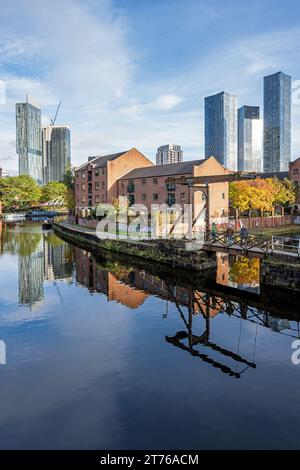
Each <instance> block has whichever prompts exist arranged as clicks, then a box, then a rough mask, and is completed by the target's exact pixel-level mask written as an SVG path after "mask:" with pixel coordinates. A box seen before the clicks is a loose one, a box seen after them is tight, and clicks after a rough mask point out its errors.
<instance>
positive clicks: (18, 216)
mask: <svg viewBox="0 0 300 470" xmlns="http://www.w3.org/2000/svg"><path fill="white" fill-rule="evenodd" d="M25 216H26V214H25V213H23V212H12V213H6V214H5V213H4V214H2V217H3V220H4V221H7V222H15V221H18V220H25Z"/></svg>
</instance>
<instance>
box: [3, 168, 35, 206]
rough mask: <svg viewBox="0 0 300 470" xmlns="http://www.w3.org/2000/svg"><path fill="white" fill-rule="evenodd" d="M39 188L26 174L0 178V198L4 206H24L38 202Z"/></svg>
mask: <svg viewBox="0 0 300 470" xmlns="http://www.w3.org/2000/svg"><path fill="white" fill-rule="evenodd" d="M40 198H41V188H40V187H39V186H38V185H37V183H36V182H35V180H34V179H33V178H31V177H30V176H27V175H20V176H13V177H11V178H1V179H0V200H1V202H2V204H3V206H4V207H5V208H21V209H22V208H25V207H28V206H34V205H37V204H38V203H39V200H40Z"/></svg>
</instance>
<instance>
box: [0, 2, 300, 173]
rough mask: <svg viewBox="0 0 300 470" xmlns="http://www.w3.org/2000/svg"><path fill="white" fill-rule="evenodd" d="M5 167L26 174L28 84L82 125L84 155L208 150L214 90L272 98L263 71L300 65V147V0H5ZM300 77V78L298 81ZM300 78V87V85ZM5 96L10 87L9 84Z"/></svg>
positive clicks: (1, 132) (297, 138)
mask: <svg viewBox="0 0 300 470" xmlns="http://www.w3.org/2000/svg"><path fill="white" fill-rule="evenodd" d="M0 11H1V14H0V79H1V80H3V81H4V83H5V87H6V103H5V104H0V166H2V167H3V168H4V169H5V170H7V171H10V172H11V173H15V172H16V171H17V166H18V163H17V156H16V152H15V114H14V106H15V102H17V101H24V99H25V95H26V93H27V92H28V93H30V94H32V95H33V96H34V97H36V98H37V99H38V100H39V101H40V102H41V103H42V107H43V108H42V109H43V123H44V124H48V123H49V122H50V118H51V117H52V116H53V114H55V110H56V106H57V104H58V102H59V101H60V100H62V102H63V103H62V107H61V111H60V114H59V117H58V120H57V124H68V125H70V127H71V131H72V159H73V164H75V165H77V164H79V163H81V162H84V161H85V160H86V159H87V157H88V156H89V155H94V154H105V153H110V152H114V151H119V150H123V149H129V148H131V147H133V146H134V147H137V148H138V149H139V150H141V151H142V152H143V153H145V154H146V155H147V156H148V157H149V158H151V159H154V158H155V150H156V148H157V147H158V146H159V145H162V144H165V143H176V144H181V145H182V147H183V150H184V156H185V158H186V159H193V158H199V157H201V156H202V155H203V148H204V137H203V100H204V96H206V95H209V94H213V93H216V92H218V91H222V90H226V91H229V92H232V93H235V94H237V95H238V99H239V105H240V106H241V105H243V104H252V105H261V104H262V84H263V81H262V80H263V76H264V75H266V74H270V73H273V72H277V71H278V70H283V71H285V72H286V73H289V74H291V75H292V77H293V80H294V81H295V82H294V87H295V90H294V94H293V135H292V137H293V155H292V157H293V159H294V158H295V157H296V156H299V155H300V133H299V129H300V93H299V90H300V66H299V64H300V41H299V37H300V15H299V13H300V5H299V2H298V0H297V1H296V0H285V1H284V2H283V1H282V0H281V1H278V0H251V8H250V4H249V2H241V1H240V0H227V1H226V2H224V0H42V1H40V2H38V1H37V0H0ZM297 80H299V82H298V83H297ZM297 85H298V89H297ZM0 95H1V90H0Z"/></svg>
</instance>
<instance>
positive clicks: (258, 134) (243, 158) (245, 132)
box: [238, 106, 263, 173]
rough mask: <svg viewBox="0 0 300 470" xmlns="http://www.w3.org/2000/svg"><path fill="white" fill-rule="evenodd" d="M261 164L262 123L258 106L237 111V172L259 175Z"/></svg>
mask: <svg viewBox="0 0 300 470" xmlns="http://www.w3.org/2000/svg"><path fill="white" fill-rule="evenodd" d="M262 163H263V122H262V120H261V119H260V110H259V106H242V107H241V108H239V110H238V170H239V171H252V172H257V173H261V172H262V171H263V168H262V166H263V165H262Z"/></svg>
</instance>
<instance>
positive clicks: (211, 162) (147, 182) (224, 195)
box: [118, 157, 228, 219]
mask: <svg viewBox="0 0 300 470" xmlns="http://www.w3.org/2000/svg"><path fill="white" fill-rule="evenodd" d="M225 173H228V170H226V169H225V168H224V167H223V166H222V165H221V164H220V163H219V162H218V161H217V160H216V159H215V158H214V157H210V158H208V159H206V160H192V161H188V162H182V163H174V164H169V165H154V166H148V167H145V168H136V169H134V170H132V171H131V172H129V173H127V174H126V175H124V176H122V177H121V178H120V179H119V180H118V196H127V197H128V199H129V201H130V203H131V204H144V205H145V206H146V207H147V209H148V211H149V212H150V210H151V205H152V204H167V205H169V206H172V205H173V204H180V205H181V206H184V204H190V203H191V204H193V205H194V207H196V208H197V211H198V212H199V211H201V209H202V207H203V206H204V205H205V198H204V196H203V194H202V192H200V191H198V192H196V193H195V194H194V195H193V194H192V193H191V192H190V189H189V187H188V186H186V185H180V184H179V185H176V184H168V183H167V182H166V180H167V178H169V177H176V176H185V177H192V176H211V175H222V174H225ZM227 216H228V183H213V184H210V217H211V218H216V219H218V218H226V217H227Z"/></svg>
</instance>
